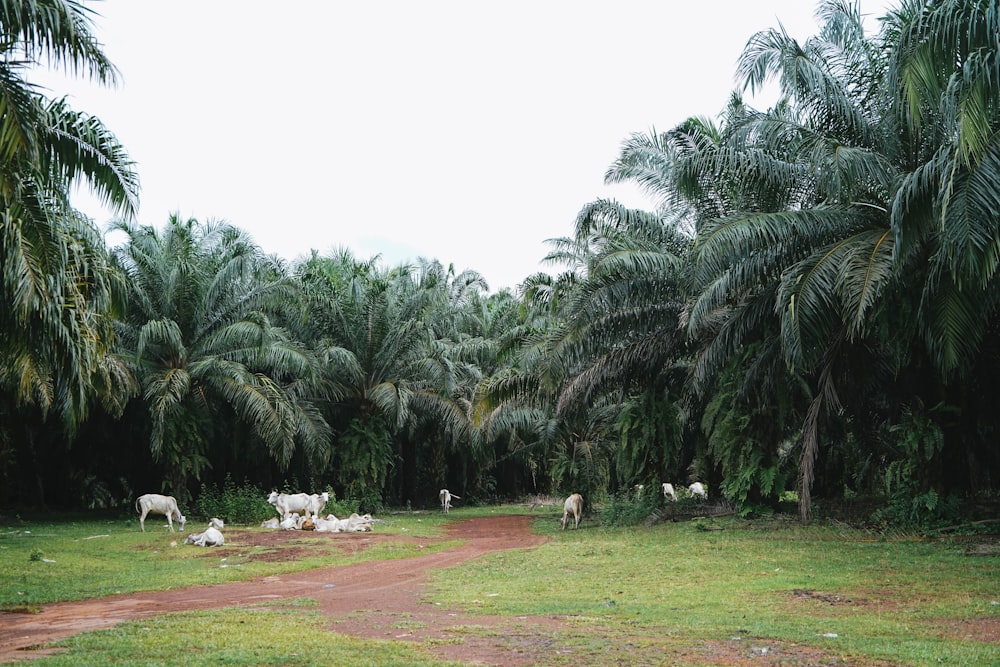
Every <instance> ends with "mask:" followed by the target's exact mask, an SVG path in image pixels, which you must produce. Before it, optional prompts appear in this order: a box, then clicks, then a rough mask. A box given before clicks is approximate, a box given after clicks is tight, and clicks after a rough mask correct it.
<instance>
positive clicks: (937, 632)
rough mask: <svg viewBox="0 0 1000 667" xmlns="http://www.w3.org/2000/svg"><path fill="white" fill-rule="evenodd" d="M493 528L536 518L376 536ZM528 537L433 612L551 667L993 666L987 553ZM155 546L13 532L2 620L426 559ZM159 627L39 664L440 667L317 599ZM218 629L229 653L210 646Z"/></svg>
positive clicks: (818, 539) (431, 518)
mask: <svg viewBox="0 0 1000 667" xmlns="http://www.w3.org/2000/svg"><path fill="white" fill-rule="evenodd" d="M497 511H509V512H524V511H525V508H524V507H523V506H518V507H511V508H503V509H498V508H478V509H477V508H469V509H458V510H453V511H452V513H451V514H450V515H449V516H448V517H445V516H444V515H443V514H441V513H433V512H431V513H426V514H400V515H392V516H387V517H386V523H383V524H379V526H378V527H377V530H378V531H380V532H388V533H397V534H400V535H419V536H426V537H433V536H434V535H436V534H437V531H438V530H439V527H440V526H441V524H442V523H443V522H445V521H449V520H461V519H464V518H468V517H471V516H476V515H483V514H489V513H496V512H497ZM534 525H535V531H536V532H539V533H542V534H545V535H547V536H549V537H551V540H550V541H549V542H547V543H546V544H544V545H542V546H540V547H536V548H533V549H530V550H515V551H505V552H499V553H496V554H492V555H489V556H486V557H483V558H480V559H477V560H475V561H472V562H471V563H467V564H465V565H462V566H459V567H455V568H451V569H448V570H440V571H437V572H435V573H434V574H433V575H432V581H431V586H430V589H429V592H428V596H429V598H430V600H431V601H432V602H436V603H441V604H442V605H444V606H447V607H453V608H459V609H464V610H468V611H470V612H472V613H483V614H490V615H497V616H504V617H508V616H509V617H521V616H531V617H534V616H538V617H558V618H559V619H562V620H563V621H564V622H565V625H566V628H567V630H566V631H565V632H561V633H560V634H559V635H558V636H557V637H553V639H552V641H553V642H554V644H555V645H558V646H560V647H563V648H564V649H565V650H564V651H553V653H552V655H551V659H547V660H546V662H545V663H544V664H552V665H564V664H565V665H571V664H572V665H601V664H620V665H654V664H673V665H701V664H704V665H713V664H718V665H725V664H748V665H750V664H793V665H805V664H816V665H827V664H831V665H832V664H848V665H940V664H948V665H997V664H1000V634H998V633H1000V557H998V555H997V554H998V551H997V549H995V548H994V547H995V546H996V542H995V541H994V540H993V539H992V538H990V537H978V538H975V539H969V538H962V539H959V538H954V539H938V540H923V539H920V538H917V537H910V536H906V535H900V536H896V537H894V538H893V539H884V538H882V537H880V536H878V535H875V534H872V533H868V532H865V531H859V530H854V529H851V528H846V527H843V526H835V525H827V526H807V527H804V526H801V525H798V524H797V523H795V522H794V521H789V520H782V519H769V520H766V521H742V520H737V519H720V520H718V521H716V522H713V523H707V524H706V522H704V521H686V522H677V523H664V524H660V525H656V526H652V527H649V528H645V527H638V528H603V527H601V526H599V525H597V524H596V520H595V519H593V518H590V519H588V520H586V521H585V522H584V523H583V524H582V526H581V529H580V530H578V531H572V530H568V531H561V530H559V524H558V516H556V515H555V514H554V513H553V512H552V511H551V510H547V511H545V512H543V513H541V514H539V517H538V519H537V520H536V521H535V523H534ZM153 526H156V527H155V528H153V530H150V528H151V527H153ZM191 527H192V528H194V529H198V527H197V526H196V525H193V526H191ZM147 531H148V532H147V533H146V534H142V533H139V532H138V530H137V524H136V522H135V521H134V519H131V518H129V519H120V520H105V521H98V522H93V521H83V520H76V521H65V522H51V523H34V522H30V523H28V524H25V525H19V526H8V527H6V528H4V529H3V530H2V531H0V571H2V572H3V575H2V580H0V606H2V607H4V608H6V609H8V610H10V609H18V610H21V611H30V607H31V606H32V605H41V604H43V603H45V602H49V601H55V600H73V599H80V598H85V597H94V596H99V595H103V594H106V593H109V592H116V591H122V592H128V591H138V590H143V589H156V588H166V587H176V586H180V585H186V584H203V583H217V582H221V581H232V580H236V579H241V578H243V579H246V578H252V577H257V576H262V575H266V574H271V573H277V572H282V571H288V570H289V569H291V568H296V569H304V568H309V567H317V566H320V565H323V566H329V565H332V564H337V563H341V562H343V563H348V562H355V561H356V560H357V559H382V558H406V557H408V556H410V555H414V554H415V547H413V545H412V544H406V543H398V544H391V543H389V544H382V545H378V546H377V547H374V548H372V549H370V550H367V551H363V552H360V553H357V554H345V553H343V552H342V551H340V550H336V549H330V550H324V549H322V548H321V547H317V546H313V547H311V548H313V549H314V551H313V552H308V553H306V555H305V556H304V557H299V558H296V560H295V561H293V562H289V561H285V562H282V561H265V562H258V561H257V560H253V559H250V558H247V559H246V564H245V566H244V567H236V565H238V564H239V561H240V556H239V555H238V554H237V555H236V556H235V557H232V558H231V564H232V565H233V566H232V567H228V568H219V567H218V565H217V564H216V563H214V562H211V559H206V558H190V557H189V554H190V552H186V551H185V549H183V548H178V547H174V546H171V543H172V542H174V541H177V540H178V539H182V538H179V537H178V536H177V535H171V534H169V533H166V532H165V531H163V529H160V528H159V527H158V525H157V524H156V523H155V522H152V521H148V522H147ZM288 545H289V547H292V546H295V540H294V539H291V540H290V541H289V542H288ZM298 546H299V547H301V545H298ZM447 547H448V543H443V544H440V545H438V546H437V547H435V548H447ZM191 548H193V547H191ZM246 548H247V549H253V548H255V547H252V546H248V547H246ZM246 555H249V552H247V554H246ZM49 561H54V562H49ZM233 561H235V562H233ZM2 622H3V616H2V615H0V624H2ZM155 626H156V631H155V632H150V623H149V622H148V621H147V622H145V623H126V624H122V625H120V626H116V627H115V628H114V629H111V630H105V631H99V632H91V633H84V634H82V635H78V636H76V637H74V638H71V639H68V640H65V641H63V642H61V645H62V646H66V647H69V649H70V650H69V652H68V653H64V654H62V655H56V656H50V657H45V658H42V659H40V660H38V661H37V663H33V664H38V665H45V666H49V665H97V664H110V663H117V664H150V665H152V664H156V665H173V664H178V665H179V664H185V665H209V664H212V665H218V664H302V665H312V664H323V665H330V664H339V665H355V664H357V665H368V664H371V665H417V664H419V665H436V664H447V663H442V662H438V661H435V660H434V659H432V658H431V657H430V656H429V654H428V653H426V652H424V651H422V650H421V648H420V647H419V646H416V647H415V646H412V645H409V644H406V645H403V644H400V643H399V642H391V641H370V640H366V641H364V642H361V641H359V640H356V639H352V638H349V637H344V636H340V635H337V634H334V633H331V632H329V631H326V630H324V629H323V627H324V621H323V619H322V618H321V617H320V615H319V614H318V612H317V610H316V609H314V608H313V607H312V606H311V604H310V601H309V600H308V599H305V600H301V601H299V603H297V604H296V605H292V606H288V605H286V606H283V607H282V608H281V609H280V610H275V609H267V608H266V607H262V608H250V609H247V608H240V609H223V610H217V611H209V612H188V613H181V614H171V615H170V616H169V617H168V618H164V619H162V620H160V619H158V620H157V621H156V624H155ZM206 627H211V628H213V629H214V630H215V633H214V634H216V635H218V637H220V638H224V639H218V640H214V641H211V642H206V641H205V631H204V630H205V628H206ZM465 631H466V632H473V633H475V632H488V630H487V629H486V628H482V629H478V628H475V627H474V628H470V629H466V630H465ZM277 638H280V640H279V639H277ZM237 639H238V641H236V640H237ZM237 646H238V649H237V648H234V647H237ZM293 654H294V658H290V657H289V656H291V655H293ZM774 656H783V657H782V659H780V660H778V661H775V659H773V657H774ZM769 660H770V661H769Z"/></svg>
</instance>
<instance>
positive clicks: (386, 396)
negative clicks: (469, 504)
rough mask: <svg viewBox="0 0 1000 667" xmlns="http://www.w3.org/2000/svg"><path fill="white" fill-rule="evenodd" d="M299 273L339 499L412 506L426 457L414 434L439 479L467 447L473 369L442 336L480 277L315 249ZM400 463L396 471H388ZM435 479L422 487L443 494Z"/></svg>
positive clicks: (450, 328) (305, 331)
mask: <svg viewBox="0 0 1000 667" xmlns="http://www.w3.org/2000/svg"><path fill="white" fill-rule="evenodd" d="M296 274H297V276H298V277H299V279H300V280H301V281H302V282H303V284H304V289H305V291H306V293H307V294H308V295H309V300H308V311H307V316H306V321H305V324H304V326H303V330H302V332H301V334H300V335H301V336H302V337H303V338H308V339H310V340H314V341H316V349H317V354H319V355H320V357H321V358H322V360H323V363H324V364H325V367H326V376H327V378H328V381H329V383H330V385H331V387H332V391H331V406H330V420H331V423H332V424H333V425H334V427H335V429H336V431H337V437H336V446H335V448H334V450H333V452H332V457H331V459H330V461H329V467H330V469H331V470H333V471H335V473H336V476H337V481H338V484H339V485H341V486H342V488H343V489H345V493H346V494H347V495H348V496H350V497H352V498H357V499H361V500H362V501H363V502H364V503H365V504H366V505H367V506H371V507H378V506H380V505H381V503H382V502H383V501H384V500H385V494H386V493H396V494H399V495H400V497H403V496H405V497H406V499H408V500H416V494H417V493H418V489H417V479H416V478H417V469H416V466H417V457H418V456H420V457H422V458H424V459H426V458H427V455H426V453H421V452H417V451H416V450H415V448H414V447H415V444H416V442H415V440H416V439H417V433H418V432H421V433H424V434H425V435H424V437H422V438H419V440H420V441H421V443H422V445H423V446H424V447H425V448H436V450H437V454H434V455H431V458H433V459H435V461H434V463H427V464H426V467H427V468H429V470H428V474H431V475H436V476H443V475H445V474H446V470H447V466H446V464H445V462H444V461H443V460H442V457H443V454H444V452H445V451H446V450H448V449H452V448H453V447H454V446H455V443H457V442H458V441H466V442H467V441H468V428H469V414H468V413H469V409H470V398H469V397H470V396H471V392H472V389H471V387H474V385H475V383H476V382H477V381H478V379H479V371H478V369H477V368H476V367H475V365H474V364H473V363H471V362H468V361H463V360H462V359H461V358H459V356H458V354H457V352H456V348H455V341H454V340H452V339H451V338H447V337H445V336H446V335H449V334H452V333H454V331H455V327H456V326H457V323H458V322H459V320H460V319H461V318H459V317H458V316H457V312H458V311H457V308H458V305H459V303H460V302H461V299H466V298H469V292H468V290H469V289H474V286H475V285H476V284H478V282H479V279H478V278H477V277H476V276H475V275H473V274H464V276H463V274H459V276H454V274H453V273H452V272H450V271H449V272H445V271H444V270H443V267H442V266H441V265H440V263H437V262H425V263H424V265H423V267H422V269H421V270H419V271H414V270H413V268H412V267H410V266H400V267H394V268H392V269H385V268H383V267H382V266H381V265H380V264H379V263H378V261H377V258H373V259H372V260H370V261H367V262H362V261H358V260H356V259H355V258H354V257H353V255H352V254H351V253H350V252H349V251H345V250H340V251H337V252H335V253H334V254H333V255H332V256H330V257H321V256H319V255H317V254H315V253H314V254H313V256H312V257H311V258H309V259H308V260H306V261H305V262H302V263H300V264H299V265H298V266H297V267H296ZM456 299H458V300H456ZM437 330H440V332H441V333H439V332H438V331H437ZM428 434H429V435H428ZM428 441H429V442H428ZM397 464H399V465H402V466H403V468H404V471H405V472H404V473H403V474H394V470H395V467H396V466H397ZM442 481H443V479H437V478H436V479H433V480H425V481H424V483H425V484H426V485H427V487H428V488H429V487H430V486H432V485H434V484H437V485H438V486H435V487H434V488H440V482H442ZM404 487H405V488H404Z"/></svg>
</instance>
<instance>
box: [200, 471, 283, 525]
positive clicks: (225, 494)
mask: <svg viewBox="0 0 1000 667" xmlns="http://www.w3.org/2000/svg"><path fill="white" fill-rule="evenodd" d="M196 507H197V508H198V512H199V514H201V515H202V516H204V517H206V518H208V517H218V518H220V519H222V520H223V521H225V522H226V523H242V524H255V523H259V522H260V521H263V520H265V519H270V518H271V517H273V516H274V515H275V514H274V506H273V505H271V504H270V503H268V502H267V494H266V493H264V492H263V491H261V490H260V489H259V488H257V487H256V486H254V485H252V484H250V483H244V484H243V485H242V486H237V485H236V483H235V482H233V479H232V477H231V476H229V475H228V474H227V475H226V479H225V481H224V482H223V484H222V487H221V488H219V487H216V486H206V485H205V484H202V485H201V493H200V494H199V495H198V501H197V503H196Z"/></svg>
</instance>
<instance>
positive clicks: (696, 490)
mask: <svg viewBox="0 0 1000 667" xmlns="http://www.w3.org/2000/svg"><path fill="white" fill-rule="evenodd" d="M688 491H690V492H691V495H692V496H694V497H695V498H701V499H703V500H704V499H705V498H708V492H707V491H705V485H704V484H702V483H701V482H695V483H694V484H692V485H691V486H689V487H688Z"/></svg>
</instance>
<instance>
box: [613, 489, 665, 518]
mask: <svg viewBox="0 0 1000 667" xmlns="http://www.w3.org/2000/svg"><path fill="white" fill-rule="evenodd" d="M658 501H659V497H658V496H657V495H656V494H653V493H650V494H648V495H646V496H643V497H642V498H639V499H636V498H634V497H633V496H632V495H631V494H628V493H621V494H618V495H615V496H610V497H609V498H608V499H607V501H606V502H605V503H604V505H603V506H602V507H601V524H602V525H605V526H638V525H639V524H641V523H643V522H644V521H645V520H646V519H648V518H649V517H650V515H652V514H653V511H654V510H655V509H656V506H657V504H658Z"/></svg>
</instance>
